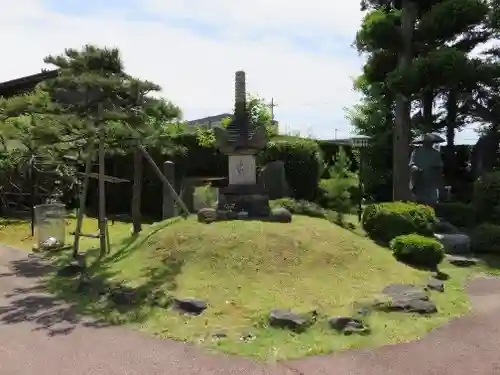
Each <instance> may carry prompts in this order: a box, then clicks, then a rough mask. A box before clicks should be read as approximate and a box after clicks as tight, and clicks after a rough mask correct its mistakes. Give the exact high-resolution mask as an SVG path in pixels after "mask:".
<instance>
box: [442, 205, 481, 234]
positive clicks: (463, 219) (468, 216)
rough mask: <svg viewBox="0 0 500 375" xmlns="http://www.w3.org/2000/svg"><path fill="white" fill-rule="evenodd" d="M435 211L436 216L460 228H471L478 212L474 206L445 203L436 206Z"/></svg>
mask: <svg viewBox="0 0 500 375" xmlns="http://www.w3.org/2000/svg"><path fill="white" fill-rule="evenodd" d="M435 211H436V216H438V217H440V218H442V219H444V220H446V221H449V222H450V223H451V224H453V225H455V226H457V227H459V228H471V227H473V226H474V224H475V221H476V211H475V210H474V206H473V205H472V204H467V203H462V202H443V203H439V204H437V205H436V208H435Z"/></svg>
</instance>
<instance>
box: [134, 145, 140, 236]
mask: <svg viewBox="0 0 500 375" xmlns="http://www.w3.org/2000/svg"><path fill="white" fill-rule="evenodd" d="M141 197H142V153H141V151H140V150H139V148H138V147H137V148H136V150H135V151H134V186H133V188H132V222H133V231H134V234H139V233H140V232H141V231H142V225H141V221H142V218H141Z"/></svg>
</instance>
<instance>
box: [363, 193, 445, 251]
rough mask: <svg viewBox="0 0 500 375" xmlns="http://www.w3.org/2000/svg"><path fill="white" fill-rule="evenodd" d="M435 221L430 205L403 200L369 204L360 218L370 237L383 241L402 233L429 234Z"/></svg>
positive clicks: (386, 241)
mask: <svg viewBox="0 0 500 375" xmlns="http://www.w3.org/2000/svg"><path fill="white" fill-rule="evenodd" d="M436 223H437V219H436V214H435V213H434V210H433V209H432V208H431V207H429V206H425V205H421V204H417V203H405V202H387V203H375V204H370V205H368V206H367V207H366V208H365V210H364V212H363V218H362V225H363V228H364V230H365V231H366V232H367V233H368V235H369V236H370V238H372V239H374V240H376V241H381V242H385V243H389V241H391V240H392V239H393V238H395V237H397V236H400V235H404V234H411V233H416V234H421V235H424V236H425V235H431V234H432V231H433V228H434V226H435V225H436Z"/></svg>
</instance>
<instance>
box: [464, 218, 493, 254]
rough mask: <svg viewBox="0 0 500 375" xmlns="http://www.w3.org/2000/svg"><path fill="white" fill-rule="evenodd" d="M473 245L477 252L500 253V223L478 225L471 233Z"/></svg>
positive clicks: (473, 249)
mask: <svg viewBox="0 0 500 375" xmlns="http://www.w3.org/2000/svg"><path fill="white" fill-rule="evenodd" d="M471 247H472V251H474V252H475V253H496V254H500V225H497V224H491V223H485V224H481V225H478V226H477V227H476V228H475V229H474V230H473V231H472V235H471Z"/></svg>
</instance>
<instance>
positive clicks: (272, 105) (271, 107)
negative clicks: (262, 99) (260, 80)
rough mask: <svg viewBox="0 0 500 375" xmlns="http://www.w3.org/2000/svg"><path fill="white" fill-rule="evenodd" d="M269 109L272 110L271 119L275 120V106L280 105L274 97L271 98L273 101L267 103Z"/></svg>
mask: <svg viewBox="0 0 500 375" xmlns="http://www.w3.org/2000/svg"><path fill="white" fill-rule="evenodd" d="M267 106H268V107H269V109H270V110H271V120H272V121H273V122H274V107H277V106H278V105H277V104H276V103H275V102H274V98H271V103H269V104H268V105H267Z"/></svg>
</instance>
